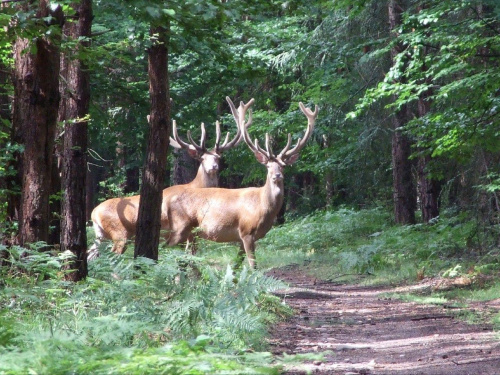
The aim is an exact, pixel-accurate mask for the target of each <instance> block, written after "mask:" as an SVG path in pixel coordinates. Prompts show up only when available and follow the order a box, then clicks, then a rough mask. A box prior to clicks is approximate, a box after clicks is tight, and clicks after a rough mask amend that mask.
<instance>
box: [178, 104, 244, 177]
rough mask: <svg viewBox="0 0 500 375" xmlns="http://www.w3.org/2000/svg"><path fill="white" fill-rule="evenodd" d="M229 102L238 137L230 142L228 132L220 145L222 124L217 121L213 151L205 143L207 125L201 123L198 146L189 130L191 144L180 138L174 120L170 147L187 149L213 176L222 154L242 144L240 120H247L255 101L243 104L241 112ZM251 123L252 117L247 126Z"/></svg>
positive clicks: (188, 135) (188, 136)
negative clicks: (247, 113)
mask: <svg viewBox="0 0 500 375" xmlns="http://www.w3.org/2000/svg"><path fill="white" fill-rule="evenodd" d="M226 99H227V100H228V102H229V105H230V107H231V106H232V108H231V112H232V114H233V117H234V120H235V121H236V125H237V132H236V135H235V136H234V137H233V139H231V140H229V132H227V134H226V137H225V139H224V142H223V143H222V144H220V141H221V128H220V122H219V121H216V122H215V145H214V147H213V149H212V150H209V149H207V147H206V145H205V142H206V131H205V124H204V123H201V138H200V143H199V144H197V143H196V142H195V141H194V140H193V138H192V137H191V132H190V131H189V130H188V132H187V138H188V140H189V143H188V142H186V141H184V140H182V138H181V137H179V134H178V132H177V123H176V121H175V120H174V121H173V124H172V133H173V138H172V137H170V145H171V146H172V147H174V148H176V149H185V150H187V152H188V153H189V155H190V156H191V157H192V158H193V159H196V160H198V161H199V162H200V163H201V166H202V168H203V169H204V171H205V172H206V173H207V174H209V175H211V174H216V173H217V172H218V170H219V161H220V157H221V154H222V153H223V152H224V151H227V150H229V149H231V148H233V147H236V146H237V145H238V144H239V143H240V142H241V139H242V137H241V129H240V120H241V119H243V121H244V119H245V114H246V111H247V110H248V109H249V108H250V106H251V105H252V104H253V99H252V100H250V101H249V102H248V103H247V104H246V105H244V104H243V102H242V105H241V106H240V108H239V112H238V111H236V110H235V109H234V110H233V108H234V105H233V103H232V102H231V99H229V97H227V98H226ZM250 123H251V115H250V120H249V122H248V123H247V124H245V126H246V127H247V126H249V125H250Z"/></svg>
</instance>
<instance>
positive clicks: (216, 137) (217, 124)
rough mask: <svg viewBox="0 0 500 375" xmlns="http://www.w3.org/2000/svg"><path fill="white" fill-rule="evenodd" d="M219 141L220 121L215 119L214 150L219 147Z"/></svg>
mask: <svg viewBox="0 0 500 375" xmlns="http://www.w3.org/2000/svg"><path fill="white" fill-rule="evenodd" d="M219 143H220V122H219V121H215V147H214V149H215V150H218V149H219Z"/></svg>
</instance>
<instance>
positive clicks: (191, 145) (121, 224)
mask: <svg viewBox="0 0 500 375" xmlns="http://www.w3.org/2000/svg"><path fill="white" fill-rule="evenodd" d="M228 100H229V102H230V99H229V98H228ZM231 104H232V102H231ZM252 104H253V99H252V100H251V101H249V102H248V103H247V104H245V105H243V106H242V107H240V110H241V111H243V113H242V114H241V115H242V116H243V118H244V116H245V113H246V111H247V110H248V109H249V108H250V106H251V105H252ZM232 114H233V116H235V121H236V124H237V125H238V126H237V132H236V135H235V136H234V137H233V138H232V139H231V140H230V136H229V132H228V133H227V134H226V137H225V140H224V142H223V143H222V144H221V143H220V142H221V129H220V123H219V121H216V123H215V128H216V139H215V146H214V148H213V149H212V150H209V149H207V147H206V145H205V143H206V131H205V125H204V124H203V123H202V124H201V139H200V143H199V144H197V143H196V142H195V141H194V140H193V138H192V137H191V133H190V131H188V132H187V138H188V141H189V142H186V141H184V140H182V138H181V137H179V134H178V131H177V124H176V122H175V120H174V121H173V124H172V134H173V138H172V137H170V145H171V146H172V147H174V148H176V149H184V150H187V152H188V154H189V155H190V156H191V157H192V158H194V159H196V160H198V161H199V162H200V166H199V167H198V172H197V174H196V177H195V178H194V180H193V181H191V182H189V183H187V184H182V185H175V186H171V187H168V188H166V189H164V190H163V198H162V202H163V203H162V212H161V228H162V230H163V229H168V228H169V224H168V218H167V209H166V206H165V202H167V201H169V197H170V196H177V195H178V194H180V193H182V191H184V190H186V189H189V188H208V187H216V186H218V185H219V174H218V171H219V161H220V158H221V154H222V153H223V152H224V151H227V150H229V149H231V148H233V147H236V146H237V145H238V144H239V143H240V142H241V140H242V134H241V127H240V126H239V125H240V123H239V117H237V116H238V115H236V114H235V112H233V111H232ZM249 125H250V123H247V124H246V125H243V127H246V126H249ZM139 200H140V196H139V195H134V196H131V197H124V198H112V199H108V200H106V201H104V202H102V203H101V204H100V205H98V206H97V207H96V208H94V210H93V211H92V215H91V216H92V222H93V227H94V232H95V235H96V242H95V243H94V245H93V246H92V247H91V248H90V249H89V251H88V259H89V260H91V259H93V258H95V257H97V256H98V255H99V253H98V246H99V243H100V242H101V240H103V239H109V240H112V241H113V247H112V249H111V250H112V251H113V252H115V253H117V254H123V252H124V251H125V249H126V244H127V241H128V240H130V239H132V238H133V236H134V235H135V231H136V226H137V214H138V211H139Z"/></svg>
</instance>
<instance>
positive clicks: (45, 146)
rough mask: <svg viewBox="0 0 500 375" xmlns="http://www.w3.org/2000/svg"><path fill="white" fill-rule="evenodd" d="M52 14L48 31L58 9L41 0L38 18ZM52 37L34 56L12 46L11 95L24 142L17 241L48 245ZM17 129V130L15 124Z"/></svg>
mask: <svg viewBox="0 0 500 375" xmlns="http://www.w3.org/2000/svg"><path fill="white" fill-rule="evenodd" d="M48 16H51V17H52V18H51V25H50V27H57V28H59V27H61V26H62V23H63V14H62V10H61V7H59V6H58V7H57V8H55V9H54V8H52V9H51V7H50V4H49V2H48V0H41V1H40V5H39V9H38V12H37V18H39V19H42V18H46V17H48ZM52 35H53V39H49V38H47V37H39V38H38V39H37V40H36V41H35V43H36V53H35V54H34V55H32V54H31V53H23V49H24V48H23V47H24V46H26V45H27V42H26V41H21V40H18V42H17V43H16V46H15V51H14V55H15V59H16V60H15V61H16V67H15V71H16V72H15V75H16V76H15V80H16V85H15V86H16V88H17V90H18V91H17V92H15V100H16V101H17V104H16V105H14V110H15V111H17V112H16V113H15V114H14V116H13V119H14V121H19V124H18V125H17V126H18V127H19V128H20V129H22V130H21V136H22V138H23V143H24V154H23V161H22V163H23V166H22V192H21V212H20V223H19V226H20V233H19V243H20V244H21V245H25V244H28V243H31V242H36V241H47V240H48V233H49V195H50V180H51V168H52V153H53V146H54V137H55V131H56V123H57V110H58V106H59V99H60V95H59V84H58V82H59V68H60V61H59V47H58V40H57V39H58V38H59V37H58V36H57V35H60V32H59V31H58V32H54V33H52ZM15 127H16V126H15Z"/></svg>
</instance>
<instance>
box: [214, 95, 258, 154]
mask: <svg viewBox="0 0 500 375" xmlns="http://www.w3.org/2000/svg"><path fill="white" fill-rule="evenodd" d="M226 100H227V102H228V104H229V108H230V109H231V113H232V115H233V118H234V121H235V122H236V126H237V129H238V130H237V132H236V135H235V136H234V138H233V139H232V140H231V141H229V133H228V134H227V136H226V140H225V141H224V143H223V144H222V146H220V147H219V151H226V150H228V149H230V148H232V147H235V146H237V145H238V144H239V143H240V142H241V140H242V139H243V136H242V127H243V128H244V129H246V128H248V127H249V126H250V124H251V123H252V110H250V112H249V115H248V121H247V122H246V123H245V124H243V123H244V122H245V115H246V112H247V111H248V109H249V108H250V106H251V105H252V104H253V103H254V101H255V100H254V99H253V98H252V99H250V100H249V101H248V103H247V104H245V103H243V102H240V106H239V107H238V109H236V107H235V106H234V103H233V102H232V100H231V98H229V96H226ZM248 139H250V137H248ZM250 143H251V142H250Z"/></svg>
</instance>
